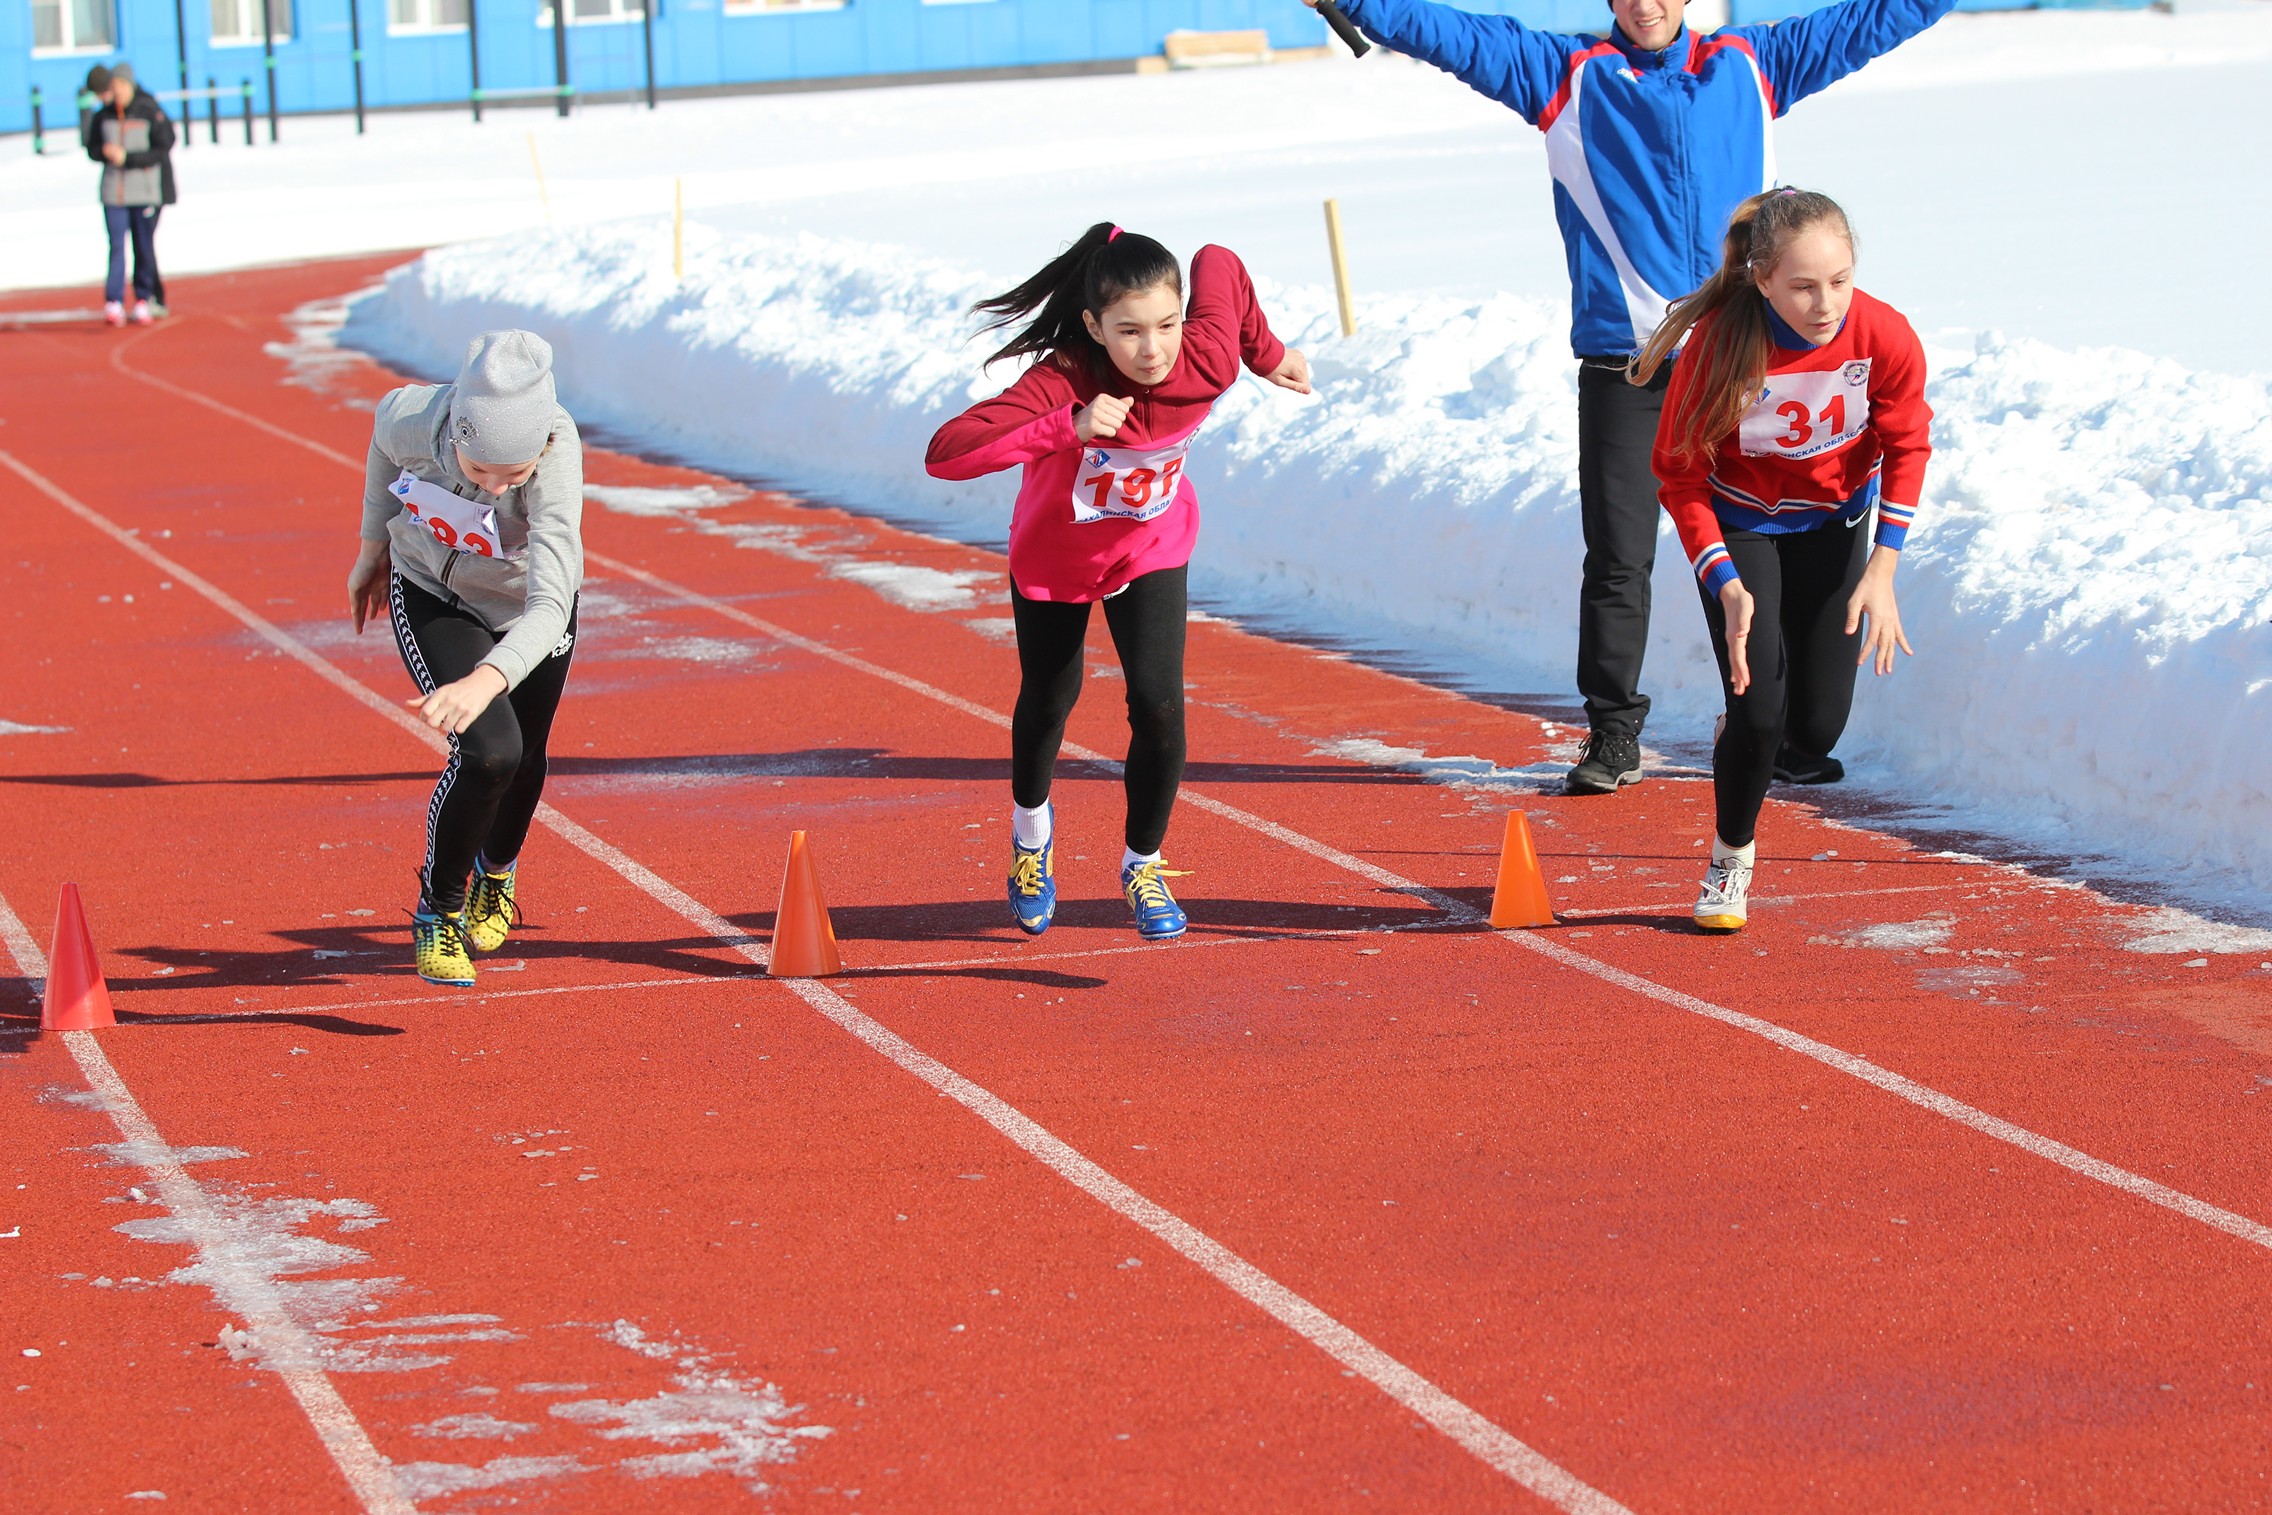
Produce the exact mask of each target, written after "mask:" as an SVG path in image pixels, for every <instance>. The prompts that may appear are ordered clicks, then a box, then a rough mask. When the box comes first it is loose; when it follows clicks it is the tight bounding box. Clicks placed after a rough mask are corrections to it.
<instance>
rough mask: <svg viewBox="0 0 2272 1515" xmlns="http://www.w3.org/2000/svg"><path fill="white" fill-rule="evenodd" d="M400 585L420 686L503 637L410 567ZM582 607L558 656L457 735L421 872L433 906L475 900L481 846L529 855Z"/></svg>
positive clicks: (430, 815)
mask: <svg viewBox="0 0 2272 1515" xmlns="http://www.w3.org/2000/svg"><path fill="white" fill-rule="evenodd" d="M389 587H390V593H391V599H392V602H393V607H394V640H395V646H396V647H398V648H400V649H401V651H402V661H403V665H404V666H405V667H407V668H408V669H409V670H410V676H411V678H412V679H414V680H415V681H417V684H418V687H419V689H420V690H421V691H422V692H424V693H427V694H431V693H433V692H434V691H435V690H436V689H438V688H440V687H441V686H442V685H444V684H453V683H455V682H457V681H458V680H459V679H462V678H464V677H465V676H466V675H467V674H469V673H471V672H473V670H474V669H475V668H477V667H479V666H480V664H481V660H482V659H483V658H485V657H487V656H489V654H490V652H491V650H492V649H494V648H495V647H496V645H497V643H498V641H499V637H498V635H497V633H496V632H494V631H491V630H490V629H489V628H488V627H487V626H486V625H484V624H483V623H482V621H481V620H480V619H479V618H478V617H477V616H475V615H474V614H473V612H471V611H469V610H466V609H464V608H463V607H461V606H457V605H453V604H451V603H449V602H448V601H446V600H438V599H436V598H435V597H434V596H432V595H430V594H428V593H427V592H426V591H425V590H423V589H420V588H419V587H418V586H417V585H416V584H406V583H404V582H403V580H402V576H401V575H400V574H397V575H395V577H394V579H393V581H392V583H391V585H390V586H389ZM575 640H576V613H575V612H574V611H573V610H571V611H569V613H568V634H567V635H566V636H564V637H562V638H561V639H560V646H559V649H558V650H557V651H555V652H554V653H553V654H552V656H550V657H548V658H546V659H545V660H544V661H543V662H541V663H539V664H537V665H536V667H535V668H533V669H531V670H530V671H529V676H528V677H527V678H525V679H523V680H521V687H520V688H518V689H516V690H514V691H513V692H512V693H510V694H508V695H504V696H502V697H500V698H498V699H495V700H492V701H490V702H489V708H488V709H487V710H484V711H482V712H481V714H480V716H479V717H478V718H476V719H475V721H474V723H473V724H472V725H470V726H468V727H466V729H465V730H463V731H461V732H459V733H458V734H457V735H456V736H453V737H451V738H450V761H449V763H448V764H447V765H446V766H445V767H444V768H443V769H442V781H441V782H440V783H438V784H436V785H435V786H434V798H433V800H432V801H431V802H430V803H429V804H428V805H427V807H426V866H425V868H424V869H423V870H422V871H421V872H420V874H419V885H420V891H421V894H422V899H421V901H420V906H421V908H423V909H427V910H434V911H438V912H440V913H442V914H444V915H448V914H451V913H453V912H455V911H458V910H461V909H463V908H464V907H465V886H466V877H467V875H469V874H471V873H472V872H473V860H474V855H475V854H476V853H478V854H480V855H481V856H482V857H484V858H486V859H488V860H489V862H491V863H492V864H495V865H498V866H503V865H504V864H506V863H509V862H511V861H513V859H515V858H517V857H519V856H520V855H521V844H522V843H523V842H525V841H527V840H528V835H529V822H530V821H532V820H534V819H535V818H536V806H537V801H538V800H540V799H542V798H543V797H544V768H545V762H544V746H545V743H546V742H547V741H549V740H550V739H551V736H552V716H553V712H554V711H556V710H558V709H559V708H560V694H561V691H562V690H563V689H565V688H566V687H567V685H568V664H569V661H570V659H572V658H573V657H574V656H575Z"/></svg>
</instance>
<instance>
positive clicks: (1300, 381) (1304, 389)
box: [1263, 347, 1317, 395]
mask: <svg viewBox="0 0 2272 1515" xmlns="http://www.w3.org/2000/svg"><path fill="white" fill-rule="evenodd" d="M1263 377H1264V378H1265V379H1268V380H1269V381H1270V382H1271V383H1273V384H1275V385H1277V386H1278V387H1279V388H1280V389H1290V390H1292V391H1293V392H1294V393H1296V394H1298V395H1310V394H1316V393H1317V391H1316V390H1314V389H1312V388H1310V360H1309V359H1308V358H1306V357H1304V356H1303V355H1302V352H1301V349H1299V348H1295V347H1289V348H1287V349H1286V356H1284V357H1283V358H1280V359H1279V360H1278V366H1277V367H1276V368H1273V369H1271V370H1270V372H1268V373H1266V374H1264V375H1263Z"/></svg>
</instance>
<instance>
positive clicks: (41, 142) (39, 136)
mask: <svg viewBox="0 0 2272 1515" xmlns="http://www.w3.org/2000/svg"><path fill="white" fill-rule="evenodd" d="M46 151H47V129H46V127H45V126H44V125H42V123H41V121H40V119H39V86H38V85H36V84H35V85H33V86H32V152H33V153H34V154H35V155H41V154H45V153H46Z"/></svg>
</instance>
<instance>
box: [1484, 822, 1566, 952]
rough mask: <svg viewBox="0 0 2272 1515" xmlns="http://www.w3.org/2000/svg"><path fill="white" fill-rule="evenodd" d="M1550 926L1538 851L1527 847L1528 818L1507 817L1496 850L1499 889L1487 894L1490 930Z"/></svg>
mask: <svg viewBox="0 0 2272 1515" xmlns="http://www.w3.org/2000/svg"><path fill="white" fill-rule="evenodd" d="M1553 924H1554V902H1553V901H1552V900H1550V899H1548V898H1547V897H1546V876H1545V875H1544V874H1543V873H1541V872H1539V868H1538V849H1537V848H1536V847H1534V846H1532V845H1531V840H1530V818H1529V817H1528V816H1526V815H1524V814H1523V813H1522V812H1521V811H1520V810H1513V811H1509V812H1508V814H1507V840H1506V843H1505V845H1504V846H1502V847H1501V848H1500V849H1499V887H1498V888H1496V889H1494V890H1493V891H1492V892H1491V927H1492V929H1493V930H1495V931H1508V930H1516V929H1520V928H1524V927H1529V926H1551V925H1553Z"/></svg>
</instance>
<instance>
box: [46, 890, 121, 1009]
mask: <svg viewBox="0 0 2272 1515" xmlns="http://www.w3.org/2000/svg"><path fill="white" fill-rule="evenodd" d="M117 1024H118V1017H117V1016H115V1015H113V1014H111V1009H110V985H108V984H106V983H104V982H103V969H102V964H100V963H98V962H96V961H95V939H94V936H93V935H92V934H91V933H90V932H89V931H88V930H87V912H86V909H85V908H84V907H83V906H81V905H80V903H79V886H78V885H77V884H65V885H64V886H63V897H62V898H61V899H59V900H57V901H56V902H55V944H54V945H53V946H52V947H50V948H49V949H48V954H47V998H46V999H45V1000H44V1001H42V1002H41V1004H40V1008H39V1028H40V1030H42V1031H92V1030H94V1029H95V1028H96V1027H97V1026H115V1025H117Z"/></svg>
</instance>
